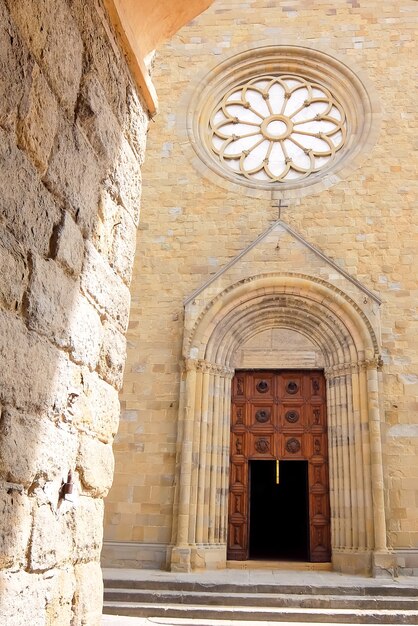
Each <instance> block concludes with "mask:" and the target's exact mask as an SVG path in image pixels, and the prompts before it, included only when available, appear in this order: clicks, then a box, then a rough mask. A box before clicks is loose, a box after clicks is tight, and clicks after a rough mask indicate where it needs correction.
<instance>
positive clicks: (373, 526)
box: [170, 273, 394, 575]
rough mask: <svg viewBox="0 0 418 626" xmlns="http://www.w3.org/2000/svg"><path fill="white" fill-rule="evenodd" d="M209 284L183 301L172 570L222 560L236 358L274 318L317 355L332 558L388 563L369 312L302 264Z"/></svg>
mask: <svg viewBox="0 0 418 626" xmlns="http://www.w3.org/2000/svg"><path fill="white" fill-rule="evenodd" d="M210 290H211V291H210V292H209V293H207V294H206V295H205V297H200V298H199V301H192V302H189V303H188V304H187V307H186V315H185V329H184V348H183V356H184V371H183V377H182V382H181V391H180V406H179V431H178V433H179V434H178V447H177V483H176V498H175V505H174V525H173V536H172V546H171V553H170V559H171V569H172V570H173V571H190V570H192V569H202V568H203V569H204V568H219V567H223V566H225V565H226V539H227V513H228V511H227V496H228V486H229V478H228V468H229V433H230V407H231V380H232V378H233V375H234V372H235V358H236V354H237V352H238V350H239V349H240V346H242V345H243V344H244V343H245V342H246V341H247V340H248V338H249V337H252V336H254V335H256V334H258V333H261V332H263V331H265V330H267V329H272V328H286V329H290V330H296V331H297V332H299V333H301V334H303V335H305V336H306V337H308V338H309V339H310V340H311V341H312V342H314V343H315V344H316V346H318V348H319V349H320V350H321V352H322V354H323V359H324V361H323V362H324V364H325V368H324V369H325V377H326V381H327V412H328V440H329V458H330V501H331V519H332V528H331V533H332V562H333V566H334V569H336V570H338V571H344V572H351V573H354V572H363V573H366V572H368V573H370V572H372V573H374V574H376V575H378V574H379V572H381V571H383V570H385V571H387V569H391V568H392V567H393V563H394V559H393V556H392V554H391V552H390V549H388V546H387V542H386V520H385V501H384V486H383V470H382V448H381V435H380V408H379V386H380V383H379V379H380V374H379V370H380V368H381V358H380V352H379V340H378V337H377V335H376V332H375V330H374V326H373V325H372V323H371V322H370V320H369V319H368V317H367V315H366V313H365V312H364V311H363V310H362V309H361V307H360V306H359V305H358V304H357V303H356V302H355V301H354V300H353V299H352V298H350V297H349V296H348V295H347V294H345V293H343V292H342V291H341V290H340V289H338V288H337V287H335V286H334V285H331V284H329V283H327V282H326V281H324V280H321V279H318V278H315V277H311V276H305V275H301V274H292V273H289V274H286V275H279V274H263V275H258V276H253V277H249V278H246V279H243V280H241V281H239V282H237V283H234V284H232V285H230V286H228V287H227V288H224V289H222V290H219V289H218V291H216V289H215V288H214V287H213V286H212V287H210ZM260 367H263V364H262V363H260Z"/></svg>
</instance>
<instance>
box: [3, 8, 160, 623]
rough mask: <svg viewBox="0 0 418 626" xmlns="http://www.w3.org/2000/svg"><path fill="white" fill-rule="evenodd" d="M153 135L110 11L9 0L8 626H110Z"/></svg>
mask: <svg viewBox="0 0 418 626" xmlns="http://www.w3.org/2000/svg"><path fill="white" fill-rule="evenodd" d="M147 124H148V119H147V115H146V114H145V113H144V109H143V107H142V104H141V101H140V99H139V97H138V94H137V93H136V89H135V87H134V86H133V83H132V80H131V78H130V76H129V74H128V71H127V68H126V65H125V61H124V58H123V56H122V54H121V52H120V51H119V49H118V46H117V44H116V41H115V39H114V37H113V35H112V32H111V29H110V27H109V25H108V23H107V21H106V16H105V13H104V11H103V9H102V7H101V5H100V3H99V2H96V1H94V0H90V1H88V2H85V1H84V0H68V1H67V0H23V1H21V2H15V1H13V0H0V136H1V139H0V189H1V194H0V267H1V272H0V371H1V382H0V409H1V419H0V478H1V484H0V568H1V571H0V578H1V583H0V585H1V589H2V591H1V598H0V622H1V623H2V624H7V626H17V625H20V624H26V623H28V622H30V623H31V624H33V625H34V626H38V625H39V626H41V625H44V624H51V625H52V624H53V625H54V626H58V625H64V624H65V625H69V624H71V625H72V626H76V625H81V624H84V625H88V626H94V625H95V624H99V623H100V613H101V604H102V582H101V572H100V566H99V556H100V550H101V544H102V522H103V497H104V496H105V495H106V494H107V492H108V490H109V487H110V485H111V482H112V475H113V464H114V461H113V453H112V448H111V444H112V441H113V437H114V435H115V433H116V430H117V425H118V419H119V402H118V390H119V389H120V387H121V383H122V373H123V366H124V360H125V352H126V341H125V331H126V328H127V323H128V315H129V303H130V296H129V285H130V281H131V269H132V259H133V254H134V250H135V237H136V228H137V224H138V216H139V196H140V192H141V173H140V167H141V164H142V160H143V156H144V149H145V138H146V130H147ZM69 472H71V476H72V480H71V482H73V488H72V490H73V493H72V494H69V495H67V496H66V497H64V496H65V489H63V483H65V482H67V479H68V475H69Z"/></svg>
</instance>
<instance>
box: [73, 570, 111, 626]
mask: <svg viewBox="0 0 418 626" xmlns="http://www.w3.org/2000/svg"><path fill="white" fill-rule="evenodd" d="M75 578H76V590H75V595H74V600H73V621H72V622H71V625H72V626H100V624H101V613H102V604H103V577H102V571H101V568H100V563H94V562H92V563H81V564H80V565H76V567H75Z"/></svg>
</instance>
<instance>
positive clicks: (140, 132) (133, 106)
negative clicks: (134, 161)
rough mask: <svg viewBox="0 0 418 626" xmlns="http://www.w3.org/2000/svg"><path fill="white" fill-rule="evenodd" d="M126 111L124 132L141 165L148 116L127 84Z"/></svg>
mask: <svg viewBox="0 0 418 626" xmlns="http://www.w3.org/2000/svg"><path fill="white" fill-rule="evenodd" d="M127 99H128V111H127V113H128V114H127V118H126V123H125V134H126V137H127V139H128V141H129V143H130V145H131V148H132V149H133V151H134V152H135V154H136V155H137V158H138V160H139V163H140V164H141V165H142V164H143V162H144V158H145V148H146V142H147V128H148V116H147V115H146V113H145V112H144V108H143V106H142V103H141V100H140V99H139V97H138V94H137V93H136V92H135V91H134V90H133V89H132V87H131V86H130V85H129V86H128V98H127Z"/></svg>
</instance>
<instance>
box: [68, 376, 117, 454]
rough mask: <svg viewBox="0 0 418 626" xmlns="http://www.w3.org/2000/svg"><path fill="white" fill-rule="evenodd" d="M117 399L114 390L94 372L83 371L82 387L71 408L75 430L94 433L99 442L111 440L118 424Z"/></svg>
mask: <svg viewBox="0 0 418 626" xmlns="http://www.w3.org/2000/svg"><path fill="white" fill-rule="evenodd" d="M119 411H120V409H119V398H118V393H117V391H116V389H114V388H113V387H111V386H110V385H109V384H108V383H106V382H105V381H104V380H102V379H101V378H100V377H99V376H98V375H97V374H96V373H95V372H93V373H91V372H89V371H88V370H87V371H86V370H84V371H83V387H82V392H81V393H80V395H79V396H78V397H77V398H76V399H75V401H74V403H73V406H72V407H71V419H72V422H73V424H74V426H76V427H77V428H79V429H80V430H85V431H86V432H89V433H95V434H97V436H98V437H99V439H100V440H101V441H104V442H106V443H109V442H111V441H112V440H113V437H114V436H115V433H116V431H117V428H118V423H119Z"/></svg>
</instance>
